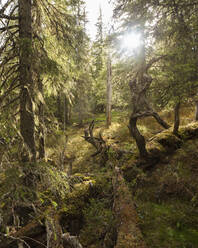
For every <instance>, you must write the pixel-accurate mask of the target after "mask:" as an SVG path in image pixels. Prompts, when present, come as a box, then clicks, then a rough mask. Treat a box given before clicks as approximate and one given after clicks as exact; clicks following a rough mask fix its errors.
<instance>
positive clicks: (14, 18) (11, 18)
mask: <svg viewBox="0 0 198 248" xmlns="http://www.w3.org/2000/svg"><path fill="white" fill-rule="evenodd" d="M0 18H3V19H8V20H18V19H19V17H18V16H9V15H5V14H0Z"/></svg>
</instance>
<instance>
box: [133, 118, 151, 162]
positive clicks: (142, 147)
mask: <svg viewBox="0 0 198 248" xmlns="http://www.w3.org/2000/svg"><path fill="white" fill-rule="evenodd" d="M129 130H130V133H131V135H132V137H133V138H134V139H135V141H136V144H137V147H138V150H139V153H140V157H141V158H147V157H148V152H147V150H146V142H145V139H144V136H142V135H141V134H140V132H139V130H138V128H137V118H134V117H133V115H131V117H130V121H129Z"/></svg>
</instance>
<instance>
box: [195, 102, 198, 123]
mask: <svg viewBox="0 0 198 248" xmlns="http://www.w3.org/2000/svg"><path fill="white" fill-rule="evenodd" d="M195 121H198V101H196V102H195Z"/></svg>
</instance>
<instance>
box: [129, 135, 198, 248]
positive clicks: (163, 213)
mask: <svg viewBox="0 0 198 248" xmlns="http://www.w3.org/2000/svg"><path fill="white" fill-rule="evenodd" d="M165 158H166V161H163V163H158V164H157V165H156V166H155V167H154V168H153V169H152V171H151V170H149V171H143V170H142V169H141V168H138V167H136V166H134V167H133V169H132V168H131V171H133V172H131V175H133V177H131V179H130V180H129V177H128V176H127V177H126V178H127V181H128V184H129V187H130V189H131V193H132V195H133V197H134V199H135V200H136V204H137V210H138V215H139V218H140V220H141V223H140V227H141V230H142V232H143V234H144V238H145V241H146V242H147V245H148V247H149V248H181V247H185V248H197V247H198V231H197V230H198V229H197V227H198V194H197V192H198V181H197V177H198V165H197V158H198V140H197V139H194V140H189V141H186V142H185V143H184V144H183V145H182V147H180V148H178V149H177V150H176V151H175V153H174V154H172V155H168V157H165Z"/></svg>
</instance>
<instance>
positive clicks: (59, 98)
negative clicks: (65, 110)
mask: <svg viewBox="0 0 198 248" xmlns="http://www.w3.org/2000/svg"><path fill="white" fill-rule="evenodd" d="M57 119H58V121H59V122H62V112H61V93H60V92H59V93H58V95H57Z"/></svg>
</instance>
